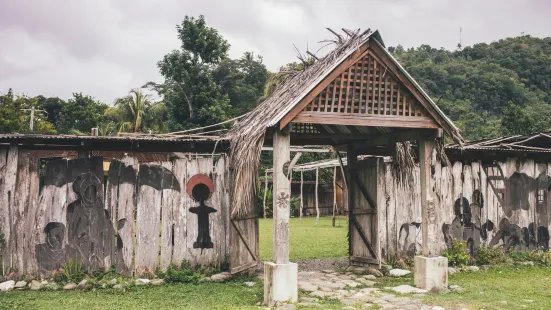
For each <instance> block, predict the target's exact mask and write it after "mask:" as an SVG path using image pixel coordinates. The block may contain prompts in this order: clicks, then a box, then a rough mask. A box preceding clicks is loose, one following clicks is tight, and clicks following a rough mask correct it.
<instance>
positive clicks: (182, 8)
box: [0, 0, 551, 104]
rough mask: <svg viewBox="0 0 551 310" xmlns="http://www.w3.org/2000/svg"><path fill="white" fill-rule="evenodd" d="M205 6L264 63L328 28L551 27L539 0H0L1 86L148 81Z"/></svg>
mask: <svg viewBox="0 0 551 310" xmlns="http://www.w3.org/2000/svg"><path fill="white" fill-rule="evenodd" d="M199 14H203V15H205V17H206V19H207V23H208V25H210V26H212V27H215V28H216V29H218V31H219V32H220V33H221V34H222V35H223V36H224V37H225V38H226V39H227V40H228V41H229V43H230V44H231V50H230V56H231V57H234V58H235V57H239V56H240V55H241V54H242V53H243V52H244V51H253V52H255V53H256V54H259V55H262V56H263V57H264V62H265V63H266V65H267V66H268V68H269V69H270V70H275V69H277V68H278V67H279V66H280V65H282V64H285V63H288V62H291V61H295V59H296V58H295V52H294V51H293V44H295V45H296V46H297V47H299V49H301V50H305V49H306V46H307V44H308V45H309V46H310V50H313V51H315V50H317V48H318V47H319V44H318V43H317V42H318V41H320V40H322V39H326V38H329V37H330V36H331V35H330V34H329V33H328V32H327V31H326V30H325V27H331V28H333V29H340V28H342V27H344V28H350V29H352V28H362V29H365V28H371V29H378V30H379V31H380V32H381V35H382V37H383V39H384V41H385V43H386V45H387V46H395V45H398V44H402V45H403V46H405V47H416V46H419V45H420V44H430V45H432V46H434V47H444V48H447V49H453V48H455V46H456V45H457V43H458V41H459V27H463V44H464V45H471V44H474V43H478V42H491V41H494V40H498V39H501V38H504V37H507V36H517V35H520V34H521V32H524V33H527V34H531V35H533V36H539V37H547V36H551V1H548V0H484V1H482V0H462V1H451V0H450V1H444V0H328V1H323V0H296V1H281V0H280V1H276V0H224V1H222V0H219V1H209V0H162V1H161V0H93V1H92V0H88V1H75V0H49V1H47V0H0V92H2V91H3V92H6V91H7V90H8V89H9V88H10V87H11V88H13V89H14V91H15V92H16V93H25V94H27V95H29V96H35V95H39V94H42V95H45V96H58V97H62V98H64V99H67V98H69V97H70V96H71V94H72V93H73V92H82V93H85V94H88V95H91V96H94V97H96V98H97V99H100V100H102V101H104V102H106V103H109V104H111V103H112V102H113V100H114V98H116V97H120V96H123V95H125V94H127V92H128V91H129V90H130V89H131V88H134V87H138V86H141V85H143V84H144V83H145V82H147V81H156V82H162V77H161V76H160V74H159V73H158V69H157V66H156V63H157V61H159V60H160V59H161V58H162V57H163V55H164V54H166V53H168V52H169V51H171V50H173V49H176V48H178V47H179V42H178V40H177V37H176V30H175V25H176V24H179V23H181V21H182V20H183V19H184V16H185V15H192V16H197V15H199Z"/></svg>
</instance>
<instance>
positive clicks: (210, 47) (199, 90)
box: [157, 16, 231, 131]
mask: <svg viewBox="0 0 551 310" xmlns="http://www.w3.org/2000/svg"><path fill="white" fill-rule="evenodd" d="M176 30H177V32H178V38H179V39H180V41H181V48H180V49H179V50H174V51H172V52H171V53H169V54H167V55H165V56H164V57H163V59H162V60H161V61H159V62H158V63H157V66H158V67H159V70H160V72H161V74H162V75H163V76H164V78H165V82H164V87H162V89H163V97H164V99H163V100H164V102H165V104H166V107H167V113H168V127H169V129H170V130H174V131H175V130H181V129H186V128H191V127H197V126H202V125H208V124H214V123H218V122H221V121H224V120H227V119H229V118H230V117H231V105H230V100H229V98H228V96H227V95H226V94H224V93H223V92H222V91H221V87H220V85H218V84H217V83H216V82H215V80H214V78H213V75H212V69H213V67H215V66H216V65H217V64H218V63H220V62H221V61H222V60H224V59H226V58H227V53H228V49H229V44H228V42H227V41H226V40H224V38H222V36H220V34H218V31H216V29H214V28H211V27H208V26H207V25H206V21H205V18H204V17H203V16H199V18H194V17H189V16H186V17H185V19H184V21H183V22H182V24H181V25H178V26H176Z"/></svg>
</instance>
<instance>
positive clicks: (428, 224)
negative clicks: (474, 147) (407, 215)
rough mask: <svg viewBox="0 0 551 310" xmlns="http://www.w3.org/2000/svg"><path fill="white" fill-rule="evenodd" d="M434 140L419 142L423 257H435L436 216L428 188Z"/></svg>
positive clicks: (430, 189)
mask: <svg viewBox="0 0 551 310" xmlns="http://www.w3.org/2000/svg"><path fill="white" fill-rule="evenodd" d="M434 145H435V143H434V140H419V170H420V178H421V182H420V183H421V232H422V240H423V241H422V242H423V243H422V254H423V256H425V257H432V256H436V255H437V254H438V253H437V252H436V248H435V245H436V244H437V242H436V234H437V232H438V228H437V226H436V214H435V206H434V201H433V200H432V196H433V195H432V191H433V189H432V187H431V186H430V179H431V177H432V174H431V170H432V169H431V165H432V152H433V150H434Z"/></svg>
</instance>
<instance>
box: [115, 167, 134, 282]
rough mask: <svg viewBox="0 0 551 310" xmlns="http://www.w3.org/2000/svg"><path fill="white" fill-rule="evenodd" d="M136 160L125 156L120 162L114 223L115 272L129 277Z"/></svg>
mask: <svg viewBox="0 0 551 310" xmlns="http://www.w3.org/2000/svg"><path fill="white" fill-rule="evenodd" d="M137 168H138V160H137V159H136V158H134V157H129V156H126V157H124V158H123V159H122V160H121V169H120V176H119V182H118V199H117V214H116V220H115V221H114V222H115V223H116V226H117V254H116V261H117V263H116V268H117V272H118V273H121V274H124V275H131V274H132V273H133V271H134V269H135V268H134V253H135V247H134V243H135V233H136V219H135V217H134V211H135V210H136V208H137V199H136V186H137V185H138V184H137Z"/></svg>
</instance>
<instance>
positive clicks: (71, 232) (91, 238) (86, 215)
mask: <svg viewBox="0 0 551 310" xmlns="http://www.w3.org/2000/svg"><path fill="white" fill-rule="evenodd" d="M73 190H74V192H75V193H76V194H77V197H78V198H77V200H75V201H74V202H72V203H71V204H69V206H68V207H67V226H68V227H67V235H68V245H69V247H68V251H67V255H68V256H69V257H70V258H73V259H76V260H77V261H79V262H80V263H81V264H82V266H83V268H84V269H86V270H88V269H95V268H98V267H100V266H102V265H103V259H104V258H105V256H106V255H110V254H109V253H110V251H109V250H108V249H111V247H112V246H113V242H114V236H115V232H114V229H113V225H112V224H111V222H110V220H109V215H108V214H107V210H105V209H104V208H103V202H102V200H101V199H100V195H99V192H98V191H100V190H102V183H101V182H100V180H99V179H98V177H97V176H96V175H94V174H92V173H89V172H88V173H84V174H81V175H80V176H78V177H77V178H76V179H75V181H74V182H73ZM104 249H105V251H104Z"/></svg>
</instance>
